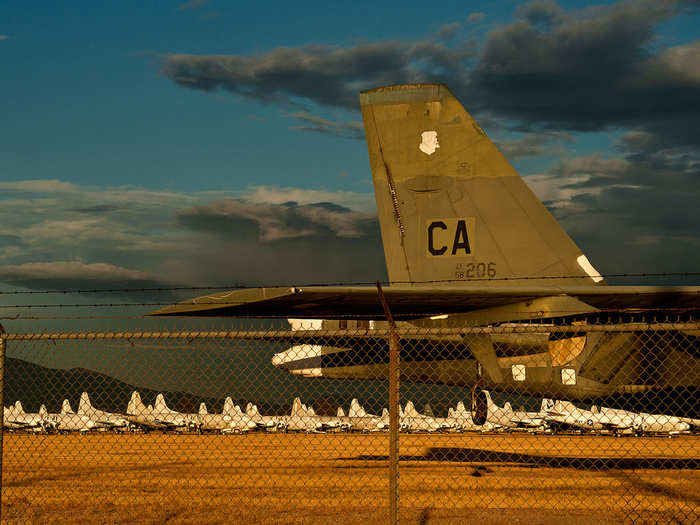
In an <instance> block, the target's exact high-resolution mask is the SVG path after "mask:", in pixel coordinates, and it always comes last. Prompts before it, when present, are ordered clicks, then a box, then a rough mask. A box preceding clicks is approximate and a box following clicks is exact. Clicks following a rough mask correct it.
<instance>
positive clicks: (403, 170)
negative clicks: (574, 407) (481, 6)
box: [154, 84, 700, 417]
mask: <svg viewBox="0 0 700 525" xmlns="http://www.w3.org/2000/svg"><path fill="white" fill-rule="evenodd" d="M360 103H361V106H362V115H363V120H364V123H365V135H366V139H367V146H368V151H369V159H370V166H371V169H372V174H373V180H374V189H375V197H376V200H377V209H378V212H379V221H380V227H381V235H382V242H383V245H384V253H385V257H386V263H387V270H388V275H389V280H390V282H391V286H388V287H385V289H384V294H385V296H386V299H387V302H388V304H389V307H390V309H391V311H392V313H393V315H394V317H395V318H396V319H398V320H400V321H401V323H400V326H399V329H400V330H401V329H405V328H412V327H415V326H420V327H463V326H468V325H493V324H497V323H503V322H522V321H528V320H532V319H538V320H542V319H550V320H552V323H556V322H559V321H561V320H562V319H567V318H571V316H574V315H575V316H576V317H577V318H578V319H582V320H583V321H587V322H595V321H596V320H597V319H598V318H599V317H600V316H601V312H605V315H606V316H607V315H609V312H610V311H617V312H638V311H639V310H650V309H651V310H661V309H665V308H675V309H678V308H681V309H695V310H698V309H700V287H697V286H695V287H655V286H608V285H607V284H606V282H605V280H604V278H603V276H602V275H600V273H599V272H598V271H597V270H596V269H595V268H594V267H593V265H592V264H591V263H590V262H589V260H588V258H587V257H586V256H585V255H584V254H583V253H582V252H581V250H580V249H579V248H578V247H577V246H576V244H575V243H574V242H573V241H572V240H571V238H570V237H569V236H568V235H567V234H566V232H565V231H564V230H563V229H562V228H561V227H560V226H559V224H558V223H557V221H556V220H555V219H554V217H552V215H551V214H550V213H549V212H548V211H547V209H546V208H545V207H544V206H543V205H542V203H541V202H540V201H539V200H538V199H537V197H536V196H535V195H534V194H533V193H532V191H531V190H530V189H529V188H528V186H527V184H525V182H524V181H523V179H521V178H520V177H519V176H518V174H517V173H516V171H515V170H514V169H513V168H512V166H511V165H510V164H509V163H508V162H507V161H506V159H505V158H504V157H503V155H502V154H501V153H500V152H499V151H498V149H497V148H496V146H495V145H494V144H493V142H492V141H491V140H490V139H489V138H488V136H487V135H486V133H485V132H484V131H483V130H482V129H481V127H479V125H478V124H477V123H476V122H475V121H474V119H473V118H472V117H471V116H470V115H469V114H468V113H467V112H466V111H465V110H464V108H463V107H462V105H461V104H460V103H459V101H458V100H457V99H456V98H455V97H454V96H453V94H452V93H451V92H450V91H449V90H448V89H447V87H446V86H444V85H441V84H415V85H399V86H389V87H383V88H378V89H373V90H370V91H365V92H363V93H361V95H360ZM154 314H155V315H186V316H235V317H245V316H267V317H295V318H308V319H323V320H324V321H322V322H320V321H318V322H313V326H312V327H313V328H324V329H333V328H335V329H344V328H345V327H347V328H348V329H355V330H356V331H357V330H358V329H359V330H360V331H361V332H362V333H353V332H352V331H350V330H348V336H347V337H340V338H339V337H333V338H328V337H322V336H320V335H317V336H314V334H313V333H312V331H309V333H308V336H307V339H306V340H305V341H303V340H302V338H301V337H300V336H299V335H298V334H297V335H296V336H295V337H294V338H292V337H290V338H289V339H290V340H292V339H293V340H294V346H292V347H291V348H290V349H289V350H288V351H287V352H282V353H280V354H278V355H277V356H275V358H274V359H273V363H274V364H275V366H278V367H280V368H284V369H286V370H289V371H290V372H292V373H296V374H300V375H305V376H309V377H337V378H362V379H385V378H386V377H387V361H388V352H387V343H386V340H385V338H378V337H376V336H375V335H374V334H373V333H372V330H371V329H370V324H369V322H368V321H367V320H368V319H372V320H379V319H383V317H384V313H383V310H382V307H381V305H380V301H379V298H378V293H377V290H376V288H375V287H373V286H328V287H326V286H291V287H277V288H258V289H246V290H238V291H233V292H226V293H221V294H210V295H207V296H204V297H198V298H196V299H192V300H188V301H185V302H182V303H179V304H176V305H173V306H170V307H167V308H164V309H161V310H158V311H157V312H154ZM347 317H350V318H351V319H352V318H356V319H358V320H357V321H348V320H345V319H346V318H347ZM338 318H343V319H344V320H343V321H338V320H333V319H338ZM373 326H374V327H375V328H380V327H385V326H386V325H384V324H383V323H381V322H379V321H377V322H376V323H373ZM278 339H279V340H283V338H278ZM402 343H403V346H402V350H401V360H402V367H401V377H402V379H405V380H412V381H422V382H428V383H445V384H454V385H464V386H472V385H475V384H476V383H477V382H478V383H479V385H480V386H482V387H484V388H487V389H491V390H497V391H518V392H521V393H527V394H532V395H541V396H548V397H557V398H561V399H568V400H598V401H601V400H608V401H610V403H608V404H613V403H616V402H617V403H618V404H619V403H622V402H624V404H627V405H632V406H640V405H641V406H647V407H648V406H653V407H655V408H656V409H659V410H663V409H664V408H667V407H669V406H678V404H677V403H675V404H674V403H670V402H669V401H668V400H669V398H670V399H674V400H675V401H677V400H678V399H679V398H682V399H683V400H685V404H684V405H683V406H682V407H680V409H679V411H681V412H684V413H685V415H687V416H689V417H698V416H697V406H698V403H697V387H698V386H699V383H700V366H698V365H699V363H698V355H700V354H699V349H700V338H699V337H698V334H697V333H691V332H684V333H681V332H670V333H669V332H658V333H650V334H645V337H644V339H643V340H640V338H639V337H638V336H637V335H636V334H634V333H630V332H623V333H619V332H596V333H586V332H582V333H563V334H561V333H559V334H557V333H554V332H551V331H548V330H547V328H546V326H543V329H542V331H541V332H539V333H534V334H512V335H483V336H476V335H474V336H469V337H466V336H465V337H460V336H442V337H440V336H437V335H436V336H434V337H426V336H425V335H421V336H417V337H415V338H413V339H411V338H410V337H408V336H404V337H403V339H402ZM650 348H653V351H652V350H647V349H650ZM650 354H652V355H650ZM647 363H648V365H647ZM671 371H672V372H671Z"/></svg>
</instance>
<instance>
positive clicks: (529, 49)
mask: <svg viewBox="0 0 700 525" xmlns="http://www.w3.org/2000/svg"><path fill="white" fill-rule="evenodd" d="M519 13H520V17H521V18H520V19H518V20H516V21H515V22H513V23H512V24H509V25H506V26H502V27H497V28H495V29H493V30H492V31H491V32H490V33H489V35H488V38H487V40H486V43H485V45H484V48H483V51H482V55H481V58H480V60H479V63H478V65H477V66H476V67H475V69H474V70H473V71H472V72H471V73H470V75H469V78H470V81H471V82H470V84H469V86H467V87H468V90H469V91H470V94H471V95H472V96H473V97H475V98H476V100H478V101H479V105H480V106H483V107H486V108H488V109H489V110H490V111H492V112H494V113H497V114H500V115H503V116H507V117H508V118H511V119H518V120H520V121H523V122H528V123H534V124H535V125H540V126H550V127H560V128H566V129H576V130H594V129H603V128H606V127H608V126H612V125H624V126H630V125H646V123H647V122H649V120H655V119H661V120H668V119H670V118H673V117H675V116H679V115H684V114H687V113H688V112H689V111H690V112H692V113H694V115H695V117H694V118H696V119H697V117H698V113H699V111H700V110H695V109H693V106H694V104H693V103H692V101H693V100H696V99H697V97H698V94H699V93H700V83H698V82H697V79H695V78H694V75H693V74H688V73H683V72H682V68H683V67H686V66H687V65H688V62H689V61H692V60H693V58H694V57H695V51H694V50H695V44H692V45H690V46H687V45H685V46H679V48H671V49H668V50H666V51H663V52H657V53H656V54H654V49H653V46H652V45H653V44H654V42H655V39H656V34H655V29H656V27H657V26H658V25H659V24H661V23H662V22H665V21H667V20H670V19H672V18H675V17H677V16H679V15H680V14H681V13H682V10H681V8H680V7H679V6H677V5H675V4H674V3H671V2H653V3H652V2H634V3H631V2H620V3H617V4H613V5H611V6H597V7H590V8H586V9H582V10H578V11H563V10H562V9H560V8H559V7H558V6H556V4H554V3H553V2H534V3H531V4H528V5H526V6H525V7H524V8H522V9H521V10H520V11H519ZM671 71H674V72H676V74H669V73H670V72H671ZM601 79H605V81H604V82H601ZM695 106H697V105H696V104H695Z"/></svg>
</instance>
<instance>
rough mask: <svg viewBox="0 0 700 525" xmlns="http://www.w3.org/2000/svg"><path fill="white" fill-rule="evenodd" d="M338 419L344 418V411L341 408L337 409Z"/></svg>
mask: <svg viewBox="0 0 700 525" xmlns="http://www.w3.org/2000/svg"><path fill="white" fill-rule="evenodd" d="M338 417H345V410H343V407H338Z"/></svg>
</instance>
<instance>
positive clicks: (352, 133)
mask: <svg viewBox="0 0 700 525" xmlns="http://www.w3.org/2000/svg"><path fill="white" fill-rule="evenodd" d="M289 116H290V117H292V118H295V119H297V120H301V121H302V122H303V123H304V124H300V125H296V126H292V129H296V130H301V131H315V132H317V133H323V134H324V135H332V136H334V137H340V138H346V139H357V140H364V138H365V128H364V125H363V124H362V121H359V120H357V121H350V122H335V121H332V120H328V119H324V118H321V117H317V116H314V115H310V114H309V113H307V112H305V111H297V112H296V113H292V114H290V115H289Z"/></svg>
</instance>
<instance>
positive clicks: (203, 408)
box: [199, 403, 209, 416]
mask: <svg viewBox="0 0 700 525" xmlns="http://www.w3.org/2000/svg"><path fill="white" fill-rule="evenodd" d="M208 413H209V412H207V405H206V404H204V403H200V404H199V415H200V416H206V415H207V414H208Z"/></svg>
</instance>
